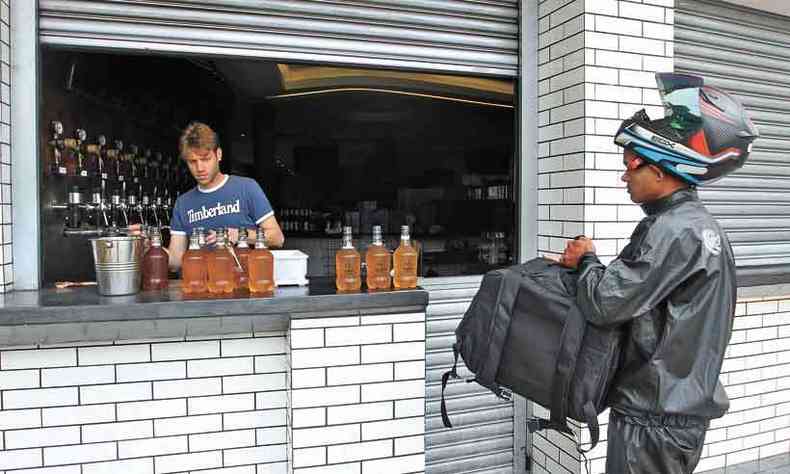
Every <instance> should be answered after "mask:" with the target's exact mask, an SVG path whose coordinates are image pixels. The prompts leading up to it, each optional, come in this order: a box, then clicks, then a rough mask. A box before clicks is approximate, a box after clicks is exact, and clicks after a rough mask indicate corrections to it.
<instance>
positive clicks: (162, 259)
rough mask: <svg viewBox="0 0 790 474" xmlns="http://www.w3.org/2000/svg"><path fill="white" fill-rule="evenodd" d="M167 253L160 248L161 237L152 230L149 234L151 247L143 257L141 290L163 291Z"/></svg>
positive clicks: (156, 230)
mask: <svg viewBox="0 0 790 474" xmlns="http://www.w3.org/2000/svg"><path fill="white" fill-rule="evenodd" d="M167 263H168V255H167V252H165V251H164V249H163V248H162V235H161V234H160V233H159V230H158V229H156V228H154V230H153V231H152V232H151V246H150V247H148V250H147V251H146V252H145V255H144V256H143V290H164V289H166V288H167Z"/></svg>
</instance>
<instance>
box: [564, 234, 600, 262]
mask: <svg viewBox="0 0 790 474" xmlns="http://www.w3.org/2000/svg"><path fill="white" fill-rule="evenodd" d="M586 253H595V245H593V241H592V240H590V239H588V238H587V237H584V236H581V237H577V238H576V239H574V240H569V241H568V243H567V244H565V252H564V253H563V254H562V257H560V264H561V265H562V266H564V267H568V268H576V267H578V266H579V260H581V258H582V255H584V254H586Z"/></svg>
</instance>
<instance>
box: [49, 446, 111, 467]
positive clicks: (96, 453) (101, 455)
mask: <svg viewBox="0 0 790 474" xmlns="http://www.w3.org/2000/svg"><path fill="white" fill-rule="evenodd" d="M115 455H116V450H115V443H95V444H85V445H72V446H58V447H56V448H44V465H45V466H53V465H58V464H77V463H86V462H92V461H109V460H110V459H116V458H115Z"/></svg>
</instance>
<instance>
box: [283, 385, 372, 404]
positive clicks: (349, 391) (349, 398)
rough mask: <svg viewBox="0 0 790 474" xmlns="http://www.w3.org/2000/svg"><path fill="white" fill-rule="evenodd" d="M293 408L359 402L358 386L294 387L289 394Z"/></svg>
mask: <svg viewBox="0 0 790 474" xmlns="http://www.w3.org/2000/svg"><path fill="white" fill-rule="evenodd" d="M291 401H292V407H293V408H308V407H318V406H332V405H346V404H349V403H359V387H357V386H353V385H352V386H343V387H324V388H302V389H295V390H293V391H292V394H291Z"/></svg>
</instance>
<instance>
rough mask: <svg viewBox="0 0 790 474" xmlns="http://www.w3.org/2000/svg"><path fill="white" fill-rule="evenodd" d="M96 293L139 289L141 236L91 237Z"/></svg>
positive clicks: (127, 291) (106, 293)
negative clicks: (97, 289) (96, 285)
mask: <svg viewBox="0 0 790 474" xmlns="http://www.w3.org/2000/svg"><path fill="white" fill-rule="evenodd" d="M91 246H92V247H93V264H94V266H95V268H96V282H97V284H98V287H99V293H100V294H102V295H105V296H116V295H131V294H134V293H137V292H138V291H140V279H141V275H142V268H141V265H142V261H143V240H142V239H141V238H140V237H139V236H128V237H100V238H97V239H91Z"/></svg>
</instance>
